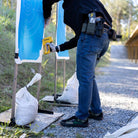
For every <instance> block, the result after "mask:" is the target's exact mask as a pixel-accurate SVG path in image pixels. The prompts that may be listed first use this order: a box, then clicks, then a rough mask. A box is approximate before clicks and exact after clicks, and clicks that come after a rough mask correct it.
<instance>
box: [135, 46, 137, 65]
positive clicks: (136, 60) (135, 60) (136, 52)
mask: <svg viewBox="0 0 138 138" xmlns="http://www.w3.org/2000/svg"><path fill="white" fill-rule="evenodd" d="M137 60H138V47H137V46H135V63H137Z"/></svg>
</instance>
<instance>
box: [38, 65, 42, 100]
mask: <svg viewBox="0 0 138 138" xmlns="http://www.w3.org/2000/svg"><path fill="white" fill-rule="evenodd" d="M38 72H39V73H40V74H41V72H42V67H41V63H39V67H38ZM40 87H41V79H40V80H39V82H38V87H37V100H38V101H39V93H40Z"/></svg>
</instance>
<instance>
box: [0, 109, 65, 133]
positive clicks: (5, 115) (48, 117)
mask: <svg viewBox="0 0 138 138" xmlns="http://www.w3.org/2000/svg"><path fill="white" fill-rule="evenodd" d="M63 115H64V114H63V113H54V114H43V113H38V115H37V117H36V119H35V120H34V122H32V123H31V124H30V125H26V126H27V127H30V130H31V131H32V132H35V133H38V132H40V131H42V130H44V129H45V128H47V127H48V126H50V125H51V124H52V123H53V122H55V121H56V120H58V119H59V118H60V117H61V116H63ZM10 117H11V109H9V110H7V111H5V112H2V113H0V122H5V123H10Z"/></svg>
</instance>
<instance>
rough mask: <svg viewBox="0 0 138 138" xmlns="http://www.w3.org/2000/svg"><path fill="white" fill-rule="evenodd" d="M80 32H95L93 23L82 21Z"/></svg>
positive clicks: (91, 33)
mask: <svg viewBox="0 0 138 138" xmlns="http://www.w3.org/2000/svg"><path fill="white" fill-rule="evenodd" d="M81 32H82V33H86V34H90V35H94V34H95V23H83V25H82V30H81Z"/></svg>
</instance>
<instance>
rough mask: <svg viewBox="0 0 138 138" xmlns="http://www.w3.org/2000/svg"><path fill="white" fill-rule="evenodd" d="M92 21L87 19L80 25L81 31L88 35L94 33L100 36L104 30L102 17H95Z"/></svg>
mask: <svg viewBox="0 0 138 138" xmlns="http://www.w3.org/2000/svg"><path fill="white" fill-rule="evenodd" d="M94 20H95V21H94V22H89V21H88V19H86V21H85V22H84V23H83V25H82V30H81V32H82V33H86V34H89V35H94V34H95V35H96V36H98V37H101V36H102V34H103V31H104V19H103V18H101V17H96V18H95V19H94Z"/></svg>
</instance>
